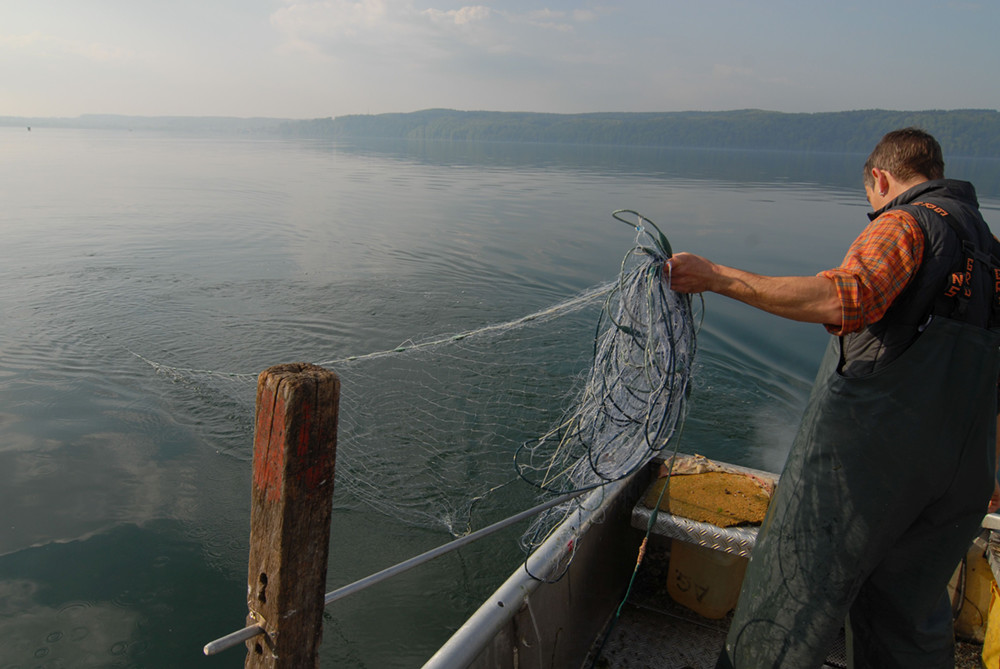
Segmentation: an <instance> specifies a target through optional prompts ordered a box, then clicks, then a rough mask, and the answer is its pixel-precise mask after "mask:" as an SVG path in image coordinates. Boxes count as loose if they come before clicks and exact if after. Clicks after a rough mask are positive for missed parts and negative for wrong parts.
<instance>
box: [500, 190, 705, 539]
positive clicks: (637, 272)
mask: <svg viewBox="0 0 1000 669" xmlns="http://www.w3.org/2000/svg"><path fill="white" fill-rule="evenodd" d="M626 215H628V216H631V217H635V218H636V219H637V221H636V222H635V223H632V222H630V220H629V219H627V218H625V216H626ZM614 216H615V218H616V219H618V220H620V221H622V222H625V223H627V224H630V225H634V226H635V228H636V230H637V233H638V234H637V238H636V245H635V248H634V249H632V251H631V252H630V253H629V254H628V255H626V256H625V259H624V260H623V261H622V269H621V272H620V274H619V279H618V282H617V283H616V284H615V286H614V288H613V289H612V290H611V291H610V293H609V294H608V296H607V298H606V300H605V305H604V309H603V311H602V313H601V318H600V320H599V323H598V330H597V335H596V337H595V345H594V359H593V365H592V367H591V370H590V373H589V375H588V377H587V380H586V383H585V384H584V385H583V387H582V389H581V390H580V393H579V396H578V399H577V401H576V402H575V403H574V404H573V406H572V408H571V409H570V410H569V411H568V412H567V413H566V414H565V415H564V416H563V418H562V420H560V421H559V422H558V424H557V425H556V426H555V427H554V428H552V429H551V430H549V431H547V432H546V433H545V434H543V435H542V436H541V437H539V438H538V439H536V440H533V441H529V442H526V443H525V444H523V445H522V446H521V448H520V449H519V450H518V452H517V455H516V456H515V462H516V465H517V469H518V473H519V474H520V475H521V476H522V477H523V478H524V479H525V480H527V481H529V482H530V483H532V484H533V485H535V486H537V487H538V488H541V489H543V490H546V491H550V492H560V493H567V492H573V491H579V490H586V489H591V488H597V487H599V486H602V485H604V484H606V483H610V482H613V481H618V480H621V479H622V478H625V477H626V476H629V475H630V474H632V473H634V472H635V471H636V470H637V469H638V468H640V467H641V466H643V465H645V464H646V463H648V462H649V461H650V460H651V459H652V458H653V456H655V455H657V454H658V453H659V452H660V451H662V450H663V449H664V448H665V447H666V445H667V444H668V443H669V442H670V441H671V438H672V437H674V435H675V434H676V433H677V431H678V429H679V428H680V426H681V424H682V419H683V415H684V407H685V399H686V397H687V394H688V391H689V389H690V385H689V381H690V378H691V369H692V365H693V363H694V356H695V350H696V341H695V319H694V317H693V314H692V306H691V298H690V296H689V295H684V294H680V293H677V292H674V291H672V290H670V288H669V285H668V284H669V265H668V264H667V262H666V261H667V260H668V259H669V257H670V255H671V250H670V245H669V243H668V242H667V239H666V237H665V236H664V235H663V233H662V232H660V231H659V229H658V228H657V227H656V226H655V224H653V223H652V222H651V221H649V220H648V219H646V218H645V217H643V216H642V215H641V214H638V213H637V212H634V211H629V210H621V211H617V212H615V214H614ZM650 228H652V229H651V230H650ZM664 272H666V273H667V276H666V277H664ZM664 278H666V279H667V280H666V281H664ZM581 499H584V498H576V499H574V500H572V501H570V502H567V503H566V504H564V505H562V506H560V507H556V508H554V509H551V510H548V511H546V512H545V513H543V514H541V515H540V516H539V517H538V518H537V519H536V520H535V522H534V523H533V524H532V525H531V527H530V528H529V530H528V531H527V532H526V533H525V534H524V535H523V537H522V540H521V545H522V548H523V549H524V551H525V552H526V553H528V554H530V553H531V552H532V551H533V550H534V549H535V548H537V547H538V546H539V545H540V544H541V543H542V542H543V541H544V540H545V538H546V537H547V536H549V534H550V533H551V531H552V530H553V529H554V528H555V527H556V526H558V525H559V523H560V522H562V521H563V520H565V519H566V518H568V517H569V516H570V514H572V513H573V512H574V511H575V510H577V509H578V508H579V507H580V505H582V504H584V503H588V504H594V505H595V506H596V504H599V503H600V496H591V497H589V498H586V499H587V502H583V501H580V500H581ZM595 501H596V504H595ZM576 545H577V542H574V543H573V546H576Z"/></svg>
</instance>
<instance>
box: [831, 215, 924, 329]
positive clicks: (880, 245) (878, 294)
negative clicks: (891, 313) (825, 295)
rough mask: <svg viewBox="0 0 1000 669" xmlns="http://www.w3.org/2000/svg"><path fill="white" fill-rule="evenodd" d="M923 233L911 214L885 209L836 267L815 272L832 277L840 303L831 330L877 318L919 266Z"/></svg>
mask: <svg viewBox="0 0 1000 669" xmlns="http://www.w3.org/2000/svg"><path fill="white" fill-rule="evenodd" d="M923 254H924V234H923V231H922V230H921V229H920V225H919V224H918V223H917V221H916V219H914V218H913V217H912V216H911V215H910V214H908V213H906V212H903V211H887V212H886V213H884V214H882V215H881V216H879V217H878V218H876V219H875V220H874V221H872V222H871V223H870V224H869V225H868V227H866V228H865V229H864V231H863V232H862V233H861V234H860V235H859V236H858V238H857V239H855V240H854V243H853V244H851V247H850V248H849V249H848V250H847V255H846V256H845V257H844V261H843V262H842V263H841V264H840V266H839V267H835V268H833V269H829V270H826V271H824V272H820V273H819V274H818V276H822V277H826V278H828V279H831V280H832V281H833V282H834V285H835V286H836V288H837V296H838V297H839V298H840V304H841V315H842V319H841V324H840V326H839V327H837V326H833V325H827V326H826V329H827V330H829V331H830V333H832V334H835V335H844V334H848V333H851V332H857V331H858V330H861V329H862V328H864V327H865V326H866V325H869V324H871V323H876V322H878V321H879V320H880V319H881V318H882V316H884V315H885V312H886V310H887V309H888V308H889V307H890V306H891V305H892V303H893V301H895V299H896V298H897V297H899V295H900V293H902V292H903V290H904V289H905V288H906V286H907V285H908V284H909V283H910V280H911V279H912V278H913V275H914V274H915V273H916V271H917V270H918V269H919V268H920V261H921V258H923Z"/></svg>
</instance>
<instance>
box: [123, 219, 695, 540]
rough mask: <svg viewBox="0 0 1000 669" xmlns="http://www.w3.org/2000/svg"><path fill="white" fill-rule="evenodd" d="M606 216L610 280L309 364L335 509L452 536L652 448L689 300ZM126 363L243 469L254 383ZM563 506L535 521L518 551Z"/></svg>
mask: <svg viewBox="0 0 1000 669" xmlns="http://www.w3.org/2000/svg"><path fill="white" fill-rule="evenodd" d="M615 218H616V219H618V220H619V221H622V222H625V223H627V224H628V225H630V226H632V227H633V228H634V229H635V233H636V238H635V245H634V248H632V249H631V250H630V251H629V252H628V253H627V254H626V255H625V258H624V260H623V262H622V269H621V274H620V276H619V278H618V280H617V281H616V282H614V283H611V284H607V285H603V286H598V287H596V288H593V289H590V290H587V291H585V292H583V293H580V294H579V295H575V296H573V297H571V298H569V299H567V300H565V301H562V302H560V303H558V304H555V305H552V306H549V307H546V308H543V309H539V310H536V311H534V312H532V313H530V314H528V315H525V316H521V317H518V318H515V319H513V320H510V321H506V322H502V323H496V324H491V325H488V326H485V327H481V328H476V329H471V330H465V331H461V332H457V333H451V334H446V335H437V336H430V337H425V338H420V339H414V340H407V341H405V342H403V343H402V344H399V345H398V346H395V347H392V348H389V349H386V350H381V351H376V352H371V353H366V354H360V355H353V356H346V357H339V358H330V359H319V360H316V361H315V363H316V364H319V365H322V366H325V367H329V368H332V369H334V370H335V371H336V372H337V374H338V375H339V376H340V378H341V405H340V425H339V430H338V452H337V479H336V491H335V494H334V504H335V505H336V506H337V507H338V508H348V509H351V508H353V509H358V510H361V511H364V512H371V511H375V512H377V513H379V514H384V515H385V516H388V517H391V518H394V519H397V520H399V521H400V522H403V523H406V524H412V525H418V526H426V527H435V526H437V527H441V526H443V527H445V528H447V530H448V531H449V532H450V533H452V534H453V535H456V536H458V535H462V534H466V533H468V532H469V531H470V530H471V529H473V528H474V527H475V526H479V525H482V524H485V523H486V522H488V521H492V520H496V519H498V518H501V517H504V516H506V515H509V514H510V513H511V512H512V511H514V510H520V509H524V508H527V507H528V506H530V505H532V504H534V503H537V502H538V501H539V499H538V498H539V496H542V497H551V496H552V495H553V494H554V493H563V492H567V491H574V490H583V489H591V488H595V487H599V486H600V485H601V484H602V483H605V482H608V481H614V480H618V479H621V478H623V477H625V476H627V475H628V474H630V473H631V472H633V471H635V470H636V469H637V468H638V467H641V466H642V465H643V464H644V463H646V462H647V461H648V460H649V459H650V458H651V457H652V456H653V455H655V454H656V453H657V452H659V451H660V450H662V449H663V448H664V446H665V445H666V444H667V443H668V442H669V441H670V439H671V437H672V436H674V435H675V434H676V432H677V430H678V428H679V425H680V423H681V420H682V419H683V414H684V410H683V407H684V398H685V395H686V393H687V391H688V388H689V379H690V375H691V365H692V361H693V358H694V353H695V325H694V319H693V317H692V310H691V302H690V299H689V298H688V297H687V296H684V295H680V294H678V293H675V292H673V291H671V290H670V289H669V286H668V283H669V275H668V276H667V277H666V280H664V276H663V272H664V269H665V267H666V265H665V261H666V259H667V258H668V257H669V255H670V247H669V244H668V243H667V241H666V239H665V237H664V236H663V235H662V233H660V232H659V230H658V229H656V226H655V225H653V224H652V223H651V222H650V221H648V219H645V218H643V217H642V216H639V215H638V214H635V212H626V211H621V212H615ZM632 219H634V220H632ZM595 323H596V324H597V331H596V335H595ZM135 355H137V356H138V357H140V358H141V359H143V360H144V361H145V362H147V363H148V364H150V365H152V366H153V367H154V368H155V369H156V371H157V372H158V373H159V374H161V375H163V376H165V377H167V378H168V379H169V380H170V381H171V382H172V383H171V384H170V393H169V399H170V401H171V402H172V403H173V404H174V406H175V409H176V411H177V413H178V415H179V416H180V418H179V420H180V421H181V422H185V420H186V421H188V422H190V423H191V424H192V425H197V426H198V431H199V433H201V434H207V435H209V437H210V438H211V439H212V441H213V446H214V447H215V448H216V450H218V451H219V452H220V453H223V454H226V455H229V456H232V457H236V458H240V459H246V460H249V459H250V457H251V455H252V454H251V448H252V441H253V439H252V429H253V425H252V423H253V403H254V390H255V384H256V378H257V374H256V373H247V374H240V373H222V372H218V371H211V370H200V369H192V368H182V367H176V366H169V365H166V364H163V363H158V362H154V361H152V360H150V359H148V358H147V357H144V356H140V355H139V354H137V353H135ZM185 417H186V418H185ZM512 459H513V461H514V462H513V465H512ZM526 482H527V483H528V484H530V485H526ZM573 508H576V507H575V506H573V505H572V504H567V505H564V506H560V507H556V508H555V509H553V510H550V511H549V512H547V513H545V514H544V515H542V516H541V517H539V518H538V519H537V520H536V521H535V522H534V523H533V525H532V526H531V528H530V529H529V530H528V532H527V533H526V534H525V535H524V538H523V539H522V542H521V543H522V547H523V548H524V550H526V551H528V552H530V551H532V550H533V549H534V548H535V547H536V546H537V545H538V544H539V543H540V542H541V541H542V540H543V539H544V537H545V536H546V535H547V534H548V532H549V531H550V530H551V529H552V528H553V527H554V526H555V525H556V524H557V523H558V522H559V521H560V520H561V519H562V518H563V517H564V516H565V514H566V513H568V512H570V511H571V510H572V509H573Z"/></svg>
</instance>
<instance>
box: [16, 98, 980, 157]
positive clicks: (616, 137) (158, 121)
mask: <svg viewBox="0 0 1000 669" xmlns="http://www.w3.org/2000/svg"><path fill="white" fill-rule="evenodd" d="M910 125H915V126H919V127H922V128H924V129H926V130H927V131H929V132H931V133H932V134H934V136H935V137H937V139H938V140H939V141H940V142H941V145H942V147H943V148H944V150H945V154H946V155H951V156H966V157H1000V112H998V111H996V110H988V109H984V110H980V109H969V110H948V111H945V110H927V111H888V110H879V109H874V110H860V111H848V112H821V113H813V114H800V113H796V114H791V113H784V112H772V111H762V110H756V109H746V110H736V111H724V112H662V113H661V112H600V113H587V114H546V113H533V112H490V111H456V110H450V109H428V110H423V111H416V112H409V113H400V114H374V115H350V116H339V117H336V118H321V119H309V120H295V119H280V118H239V117H225V116H211V117H197V116H191V117H188V116H120V115H113V114H85V115H82V116H77V117H75V118H35V117H17V116H0V126H22V127H32V128H39V129H40V128H79V129H103V130H111V129H129V130H154V131H161V132H177V133H195V134H211V135H237V136H274V137H295V138H303V139H308V138H313V139H366V138H367V139H398V140H424V141H426V140H433V141H463V142H465V141H490V142H530V143H550V144H580V145H607V146H649V147H664V148H681V147H683V148H705V149H746V150H760V149H765V150H798V151H822V152H828V151H833V152H851V153H853V152H867V151H869V150H871V147H872V146H873V145H874V144H875V142H877V141H878V139H879V137H881V136H882V135H883V134H884V133H885V132H887V131H889V130H892V129H894V128H899V127H905V126H910Z"/></svg>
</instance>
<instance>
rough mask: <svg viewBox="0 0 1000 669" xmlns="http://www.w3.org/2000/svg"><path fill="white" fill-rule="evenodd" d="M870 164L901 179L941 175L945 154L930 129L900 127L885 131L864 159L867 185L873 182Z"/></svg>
mask: <svg viewBox="0 0 1000 669" xmlns="http://www.w3.org/2000/svg"><path fill="white" fill-rule="evenodd" d="M872 168H877V169H880V170H885V171H886V172H889V173H890V174H891V175H892V176H894V177H896V180H897V181H900V182H902V183H908V182H911V181H914V180H917V179H920V180H921V181H926V180H928V179H943V178H944V157H943V156H942V154H941V145H940V144H938V143H937V140H936V139H934V138H933V137H932V136H931V135H930V134H929V133H927V132H924V131H923V130H921V129H919V128H903V129H901V130H893V131H892V132H890V133H886V135H885V136H884V137H883V138H882V139H881V141H879V143H878V144H877V145H875V148H874V149H873V150H872V152H871V155H869V156H868V160H867V161H865V185H866V186H868V187H872V186H873V185H874V183H875V177H874V176H873V175H872Z"/></svg>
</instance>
